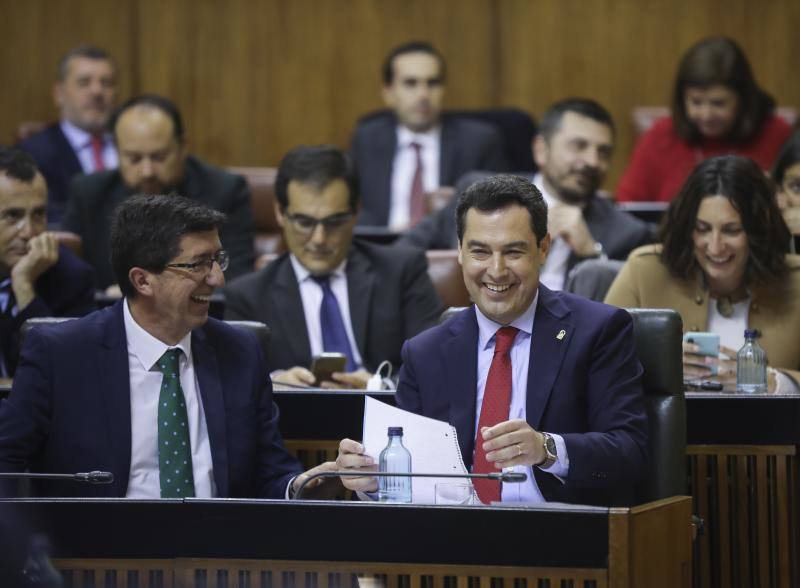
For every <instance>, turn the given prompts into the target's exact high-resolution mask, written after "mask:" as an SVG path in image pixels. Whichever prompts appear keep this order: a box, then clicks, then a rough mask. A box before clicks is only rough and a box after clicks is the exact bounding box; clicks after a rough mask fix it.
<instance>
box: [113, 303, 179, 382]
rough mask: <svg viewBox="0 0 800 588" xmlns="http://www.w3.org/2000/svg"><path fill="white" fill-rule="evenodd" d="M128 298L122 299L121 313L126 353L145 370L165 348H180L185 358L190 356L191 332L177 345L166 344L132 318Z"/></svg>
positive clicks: (152, 364)
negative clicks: (133, 357)
mask: <svg viewBox="0 0 800 588" xmlns="http://www.w3.org/2000/svg"><path fill="white" fill-rule="evenodd" d="M128 304H129V302H128V299H127V298H125V299H124V300H123V301H122V314H123V318H124V320H125V338H126V340H127V342H128V353H133V355H134V356H135V357H136V359H138V360H139V362H140V363H141V364H142V367H143V368H144V369H145V370H146V371H148V372H149V371H151V370H152V368H153V366H154V365H155V364H156V362H157V361H158V360H159V359H161V356H162V355H164V352H165V351H166V350H167V349H180V350H181V351H183V354H184V355H185V356H186V359H187V360H191V358H192V332H191V331H189V332H188V333H186V336H185V337H184V338H183V339H181V340H180V341H178V344H177V345H167V344H166V343H164V342H163V341H159V340H158V339H156V338H155V337H153V336H152V335H151V334H150V333H148V332H147V331H145V330H144V329H143V328H142V327H141V326H140V325H139V323H137V322H136V320H135V319H134V318H133V315H132V314H131V311H130V309H129V308H128Z"/></svg>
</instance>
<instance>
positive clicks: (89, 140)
mask: <svg viewBox="0 0 800 588" xmlns="http://www.w3.org/2000/svg"><path fill="white" fill-rule="evenodd" d="M116 94H117V66H116V64H115V63H114V60H113V59H112V58H111V55H109V54H108V53H107V52H106V51H104V50H103V49H100V48H99V47H92V46H91V45H80V46H78V47H75V48H73V49H71V50H70V51H69V52H67V53H66V54H65V55H64V56H63V57H62V58H61V59H60V60H59V62H58V70H57V79H56V82H55V85H54V86H53V100H54V101H55V104H56V106H57V107H58V109H59V111H60V113H61V120H59V121H58V122H57V123H54V124H52V125H50V126H48V127H46V128H45V129H44V130H42V131H41V132H39V133H36V134H34V135H31V136H30V137H28V138H26V139H25V140H23V141H22V142H21V143H20V145H19V146H20V148H22V149H24V150H25V151H27V152H29V153H30V154H31V155H33V157H34V159H35V160H36V164H37V166H38V167H39V169H40V170H41V171H42V175H44V178H45V181H46V182H47V187H48V192H49V198H48V202H47V214H48V220H49V221H50V222H51V223H59V222H60V221H61V217H62V215H63V213H64V208H65V207H66V204H67V186H68V185H69V181H70V180H71V179H72V177H73V176H75V175H77V174H80V173H85V174H89V173H93V172H98V171H103V170H105V169H113V168H115V167H117V151H116V149H115V148H114V140H113V138H112V136H111V133H110V132H109V130H108V121H109V119H110V118H111V112H112V111H113V109H114V104H115V99H116Z"/></svg>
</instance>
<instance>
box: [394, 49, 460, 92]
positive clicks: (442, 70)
mask: <svg viewBox="0 0 800 588" xmlns="http://www.w3.org/2000/svg"><path fill="white" fill-rule="evenodd" d="M409 53H427V54H428V55H432V56H433V57H435V58H436V59H437V60H438V61H439V79H440V80H441V81H442V82H444V81H445V79H446V78H447V64H445V62H444V57H443V56H442V54H441V53H439V51H438V50H437V49H436V47H434V46H433V45H431V44H430V43H428V42H427V41H409V42H408V43H403V44H402V45H398V46H397V47H395V48H394V49H392V50H391V52H390V53H389V55H387V56H386V59H384V61H383V67H382V68H381V71H382V73H383V85H384V86H389V85H391V83H392V82H393V81H394V60H395V58H396V57H400V56H401V55H407V54H409Z"/></svg>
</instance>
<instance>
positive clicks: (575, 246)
mask: <svg viewBox="0 0 800 588" xmlns="http://www.w3.org/2000/svg"><path fill="white" fill-rule="evenodd" d="M547 225H548V228H549V229H550V233H551V234H552V235H553V236H557V237H561V238H562V239H564V241H565V242H566V243H567V245H569V246H570V249H572V251H574V252H575V255H577V256H578V257H591V256H593V255H596V253H597V252H596V249H595V246H594V237H592V234H591V233H590V232H589V227H587V226H586V221H585V220H583V211H582V210H581V209H580V207H578V206H573V205H571V204H564V203H563V202H558V203H556V204H554V205H553V206H552V207H550V210H549V211H548V214H547Z"/></svg>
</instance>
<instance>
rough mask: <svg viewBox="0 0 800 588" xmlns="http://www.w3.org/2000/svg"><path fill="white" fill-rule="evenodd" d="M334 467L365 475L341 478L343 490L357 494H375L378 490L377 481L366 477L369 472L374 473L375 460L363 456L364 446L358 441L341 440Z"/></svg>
mask: <svg viewBox="0 0 800 588" xmlns="http://www.w3.org/2000/svg"><path fill="white" fill-rule="evenodd" d="M336 467H337V469H340V470H350V471H363V472H364V473H365V475H364V476H358V477H343V478H341V480H342V484H344V487H345V488H348V489H350V490H355V491H359V492H375V491H376V490H377V489H378V479H377V478H373V477H372V476H369V475H368V474H369V472H374V471H376V465H375V460H374V459H373V458H372V457H370V456H369V455H364V446H363V445H361V443H359V442H358V441H353V440H352V439H342V440H341V441H340V442H339V457H337V458H336Z"/></svg>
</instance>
